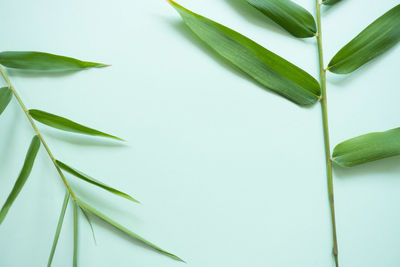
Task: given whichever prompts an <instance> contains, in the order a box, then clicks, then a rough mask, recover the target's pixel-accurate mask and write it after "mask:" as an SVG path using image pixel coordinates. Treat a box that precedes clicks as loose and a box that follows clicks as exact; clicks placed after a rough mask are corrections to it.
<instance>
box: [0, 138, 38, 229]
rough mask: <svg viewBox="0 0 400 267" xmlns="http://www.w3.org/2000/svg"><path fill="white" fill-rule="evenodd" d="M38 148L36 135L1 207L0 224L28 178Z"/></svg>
mask: <svg viewBox="0 0 400 267" xmlns="http://www.w3.org/2000/svg"><path fill="white" fill-rule="evenodd" d="M39 148H40V140H39V137H37V136H36V135H35V136H34V137H33V138H32V141H31V144H30V146H29V149H28V152H27V154H26V157H25V162H24V165H23V167H22V169H21V172H20V174H19V176H18V178H17V181H16V182H15V185H14V187H13V189H12V191H11V193H10V195H9V196H8V198H7V200H6V202H5V203H4V205H3V207H2V208H1V211H0V224H1V223H2V222H3V220H4V218H5V217H6V215H7V213H8V211H9V209H10V208H11V205H12V204H13V203H14V201H15V199H16V198H17V196H18V194H19V193H20V192H21V190H22V187H24V185H25V182H26V180H27V179H28V177H29V174H30V173H31V171H32V167H33V163H34V162H35V158H36V155H37V152H38V151H39Z"/></svg>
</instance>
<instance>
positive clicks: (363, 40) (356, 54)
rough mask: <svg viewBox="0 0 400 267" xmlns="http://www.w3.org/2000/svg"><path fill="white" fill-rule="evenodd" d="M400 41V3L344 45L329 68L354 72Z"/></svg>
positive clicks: (342, 72) (343, 71)
mask: <svg viewBox="0 0 400 267" xmlns="http://www.w3.org/2000/svg"><path fill="white" fill-rule="evenodd" d="M399 41H400V5H397V6H396V7H394V8H392V9H391V10H389V11H388V12H386V13H385V14H384V15H382V16H381V17H380V18H378V19H377V20H375V21H374V22H373V23H372V24H370V25H369V26H368V27H367V28H366V29H365V30H363V31H362V32H361V33H360V34H359V35H357V36H356V37H355V38H354V39H353V40H351V41H350V43H348V44H347V45H346V46H344V47H343V48H342V49H341V50H340V51H339V52H338V53H337V54H336V55H335V56H334V57H333V58H332V60H331V62H329V65H328V69H329V70H330V71H331V72H334V73H338V74H347V73H350V72H353V71H355V70H356V69H358V68H359V67H361V66H362V65H364V64H365V63H367V62H368V61H370V60H372V59H374V58H376V57H377V56H379V55H381V54H383V53H385V52H386V51H388V50H389V49H390V48H392V47H393V46H395V45H396V44H397V43H398V42H399Z"/></svg>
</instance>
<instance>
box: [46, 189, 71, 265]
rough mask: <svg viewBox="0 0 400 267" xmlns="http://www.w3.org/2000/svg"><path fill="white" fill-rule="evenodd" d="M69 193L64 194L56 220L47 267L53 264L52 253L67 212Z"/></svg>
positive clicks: (54, 250)
mask: <svg viewBox="0 0 400 267" xmlns="http://www.w3.org/2000/svg"><path fill="white" fill-rule="evenodd" d="M69 196H70V193H69V192H68V191H67V192H66V193H65V197H64V201H63V204H62V207H61V212H60V217H59V218H58V223H57V229H56V233H55V234H54V240H53V246H52V247H51V251H50V256H49V260H48V261H47V267H51V263H52V262H53V258H54V253H55V252H56V248H57V243H58V238H59V237H60V233H61V228H62V225H63V222H64V217H65V211H66V210H67V206H68V201H69Z"/></svg>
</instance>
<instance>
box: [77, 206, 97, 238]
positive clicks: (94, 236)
mask: <svg viewBox="0 0 400 267" xmlns="http://www.w3.org/2000/svg"><path fill="white" fill-rule="evenodd" d="M79 208H80V209H81V211H82V213H83V215H84V216H85V218H86V221H87V222H88V224H89V226H90V229H91V230H92V236H93V241H94V243H95V244H96V243H97V242H96V235H95V234H94V229H93V225H92V221H91V220H90V218H89V216H88V215H87V213H86V211H85V210H84V209H82V208H81V207H79Z"/></svg>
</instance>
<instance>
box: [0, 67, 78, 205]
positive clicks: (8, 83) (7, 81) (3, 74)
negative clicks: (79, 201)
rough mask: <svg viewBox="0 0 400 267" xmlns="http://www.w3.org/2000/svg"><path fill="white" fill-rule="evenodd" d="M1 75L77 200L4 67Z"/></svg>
mask: <svg viewBox="0 0 400 267" xmlns="http://www.w3.org/2000/svg"><path fill="white" fill-rule="evenodd" d="M0 73H1V75H2V76H3V78H4V80H5V81H6V83H7V85H8V87H9V88H10V89H11V91H12V92H13V94H14V96H15V98H16V99H17V101H18V103H19V105H20V107H21V108H22V110H23V111H24V113H25V115H26V117H27V118H28V120H29V122H30V124H31V126H32V128H33V130H34V131H35V133H36V135H37V136H38V137H39V139H40V141H41V142H42V144H43V146H44V148H45V149H46V151H47V154H48V155H49V157H50V159H51V161H52V162H53V164H54V167H55V168H56V170H57V172H58V174H59V175H60V177H61V179H62V181H63V183H64V185H65V187H66V188H67V190H68V192H69V193H70V194H71V197H72V199H73V200H76V195H75V193H74V192H73V191H72V189H71V187H70V186H69V184H68V181H67V179H66V178H65V176H64V174H63V172H62V171H61V169H60V167H58V165H57V163H56V159H55V157H54V155H53V153H51V151H50V148H49V146H48V145H47V143H46V141H45V140H44V138H43V136H42V134H41V133H40V131H39V129H38V127H37V126H36V123H35V122H34V121H33V119H32V117H31V115H30V114H29V110H28V109H27V108H26V106H25V104H24V102H22V99H21V97H20V96H19V94H18V92H17V91H16V90H15V88H14V86H13V85H12V83H11V81H10V79H9V78H8V76H7V74H6V72H5V71H4V69H3V67H2V66H0Z"/></svg>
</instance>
